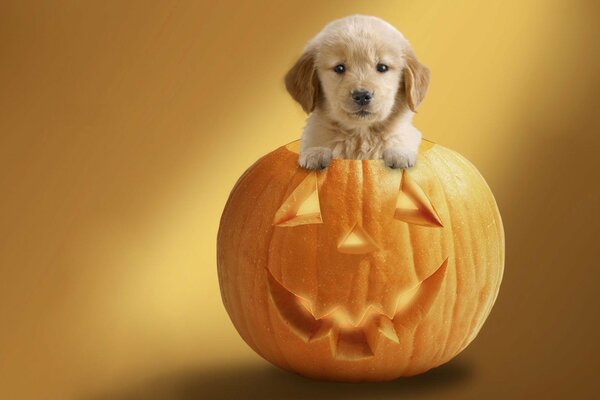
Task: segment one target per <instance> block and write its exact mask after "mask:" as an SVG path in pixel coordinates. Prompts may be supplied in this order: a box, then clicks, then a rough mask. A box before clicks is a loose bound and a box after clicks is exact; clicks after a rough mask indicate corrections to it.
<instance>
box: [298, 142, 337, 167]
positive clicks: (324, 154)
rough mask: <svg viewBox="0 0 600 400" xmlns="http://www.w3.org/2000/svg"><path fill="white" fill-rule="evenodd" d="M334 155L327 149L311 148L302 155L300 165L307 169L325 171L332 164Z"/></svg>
mask: <svg viewBox="0 0 600 400" xmlns="http://www.w3.org/2000/svg"><path fill="white" fill-rule="evenodd" d="M332 158H333V153H332V152H331V149H328V148H327V147H310V148H308V149H306V150H304V151H303V152H302V153H301V154H300V158H299V159H298V164H300V166H301V167H302V168H306V169H324V168H327V166H328V165H329V164H330V163H331V159H332Z"/></svg>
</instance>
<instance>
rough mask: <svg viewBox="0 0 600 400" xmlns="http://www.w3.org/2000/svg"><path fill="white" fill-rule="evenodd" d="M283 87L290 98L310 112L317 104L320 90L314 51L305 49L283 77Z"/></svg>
mask: <svg viewBox="0 0 600 400" xmlns="http://www.w3.org/2000/svg"><path fill="white" fill-rule="evenodd" d="M284 81H285V87H286V89H287V91H288V92H289V93H290V95H291V96H292V98H293V99H294V100H296V101H297V102H298V103H300V105H301V106H302V109H303V110H304V111H305V112H306V113H307V114H310V113H311V112H312V111H313V110H314V109H315V107H316V106H317V100H318V98H319V93H320V91H321V88H320V84H319V77H318V76H317V70H316V68H315V52H314V50H313V49H310V48H309V49H306V50H305V51H304V52H303V53H302V55H301V56H300V58H299V59H298V60H297V61H296V63H295V64H294V66H293V67H292V68H291V69H290V70H289V71H288V73H287V74H286V75H285V78H284Z"/></svg>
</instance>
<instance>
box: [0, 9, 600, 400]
mask: <svg viewBox="0 0 600 400" xmlns="http://www.w3.org/2000/svg"><path fill="white" fill-rule="evenodd" d="M353 13H364V14H372V15H377V16H380V17H382V18H384V19H386V20H388V21H389V22H391V23H392V24H394V25H396V26H397V27H398V28H399V29H400V30H401V31H402V32H403V33H404V34H405V35H406V36H407V38H408V39H409V40H410V41H411V43H412V44H413V47H414V49H415V51H416V53H417V55H418V57H419V58H420V60H421V61H422V62H423V63H424V64H426V65H427V66H428V67H429V68H430V69H431V71H432V80H431V86H430V90H429V93H428V95H427V97H426V99H425V101H424V103H423V104H422V106H421V108H420V111H419V114H418V115H417V117H416V118H415V125H416V126H417V127H418V128H419V129H420V130H421V131H422V132H423V134H424V136H425V137H426V138H428V139H430V140H433V141H435V142H438V143H441V144H443V145H445V146H446V147H449V148H452V149H454V150H457V151H459V152H460V153H462V154H463V155H464V156H466V157H467V158H468V159H470V160H471V161H472V162H473V163H474V164H475V165H477V167H478V168H479V170H480V171H481V173H482V174H483V175H484V176H485V177H486V179H487V181H488V183H489V185H490V187H491V188H492V190H493V192H494V194H495V196H496V200H497V202H498V205H499V208H500V211H501V213H502V216H503V219H504V225H505V230H506V239H507V247H506V249H507V259H506V271H505V278H504V282H503V286H502V288H501V291H500V296H499V298H498V301H497V304H496V307H495V308H494V310H493V311H492V314H491V315H490V318H489V320H488V322H487V323H486V325H485V326H484V328H483V330H482V331H481V333H480V335H479V337H478V338H477V339H476V340H475V341H474V342H473V343H472V344H471V346H470V347H469V348H467V350H465V351H464V352H463V353H462V354H461V355H460V356H459V357H458V358H457V359H455V360H454V361H452V362H450V363H449V364H447V365H445V366H442V367H440V368H438V369H436V370H433V371H431V372H430V373H428V374H425V375H423V376H420V377H416V378H411V379H404V380H399V381H394V382H390V383H384V384H361V385H351V384H334V383H324V382H314V381H310V380H307V379H304V378H300V377H297V376H295V375H291V374H288V373H285V372H283V371H280V370H278V369H276V368H275V367H272V366H270V365H269V364H268V363H267V362H266V361H263V360H262V359H261V358H259V357H258V356H257V355H256V354H254V353H253V352H252V350H250V349H249V348H248V347H247V346H246V345H245V344H244V343H243V342H242V340H241V339H240V338H239V336H238V335H237V333H236V332H235V330H234V328H233V326H232V324H231V322H230V321H229V319H228V317H227V315H226V313H225V310H224V307H223V306H222V304H221V299H220V294H219V288H218V282H217V275H216V243H215V240H216V234H217V228H218V223H219V217H220V213H221V211H222V209H223V206H224V204H225V201H226V199H227V196H228V194H229V190H230V189H231V188H232V187H233V184H234V183H235V181H236V180H237V178H238V177H239V176H240V175H241V174H242V173H243V171H244V170H245V169H246V168H247V167H248V166H249V165H250V164H251V163H252V162H254V161H255V160H256V159H257V158H259V157H260V156H261V155H263V154H264V153H266V152H268V151H271V150H272V149H274V148H276V147H278V146H280V145H282V144H284V143H287V142H290V141H292V140H294V139H297V138H299V136H300V134H301V131H302V127H303V122H304V118H305V115H303V113H302V111H301V108H300V107H299V105H297V104H295V103H294V102H293V101H292V99H291V98H290V97H289V96H288V94H287V93H286V91H285V89H284V86H283V81H282V78H283V75H284V74H285V72H286V71H287V69H288V68H289V67H290V66H291V65H292V63H293V62H294V60H295V58H296V57H297V56H298V55H299V53H300V51H301V50H302V47H303V46H304V44H305V42H306V41H307V40H308V39H309V38H310V37H311V36H312V35H314V34H315V33H316V32H317V31H318V30H319V29H320V28H321V27H322V26H323V25H324V24H326V23H327V22H329V21H330V20H332V19H334V18H338V17H342V16H345V15H349V14H353ZM599 19H600V6H599V3H598V2H595V1H570V2H569V1H552V0H551V1H535V0H523V1H503V2H501V1H490V2H478V1H474V0H472V1H466V0H464V1H453V2H449V1H442V0H433V1H416V0H415V1H386V2H384V1H369V2H359V1H327V2H317V1H303V2H279V1H274V0H273V1H260V2H230V1H218V2H208V1H206V2H201V1H180V2H174V1H173V2H172V1H162V2H159V1H153V2H142V1H129V2H118V1H85V2H76V1H60V2H59V1H29V2H24V1H3V2H1V3H0V190H1V193H0V194H1V195H0V398H2V399H129V400H134V399H149V398H152V399H175V400H177V399H240V398H273V399H284V398H285V399H303V398H313V399H319V398H323V399H341V398H344V399H371V398H377V399H388V398H390V399H391V398H398V397H410V398H423V399H425V398H440V397H444V398H449V399H451V398H456V399H464V398H513V399H514V398H577V397H579V398H590V397H594V396H595V394H594V390H595V388H596V386H597V382H596V381H597V378H596V373H597V371H598V368H600V361H599V360H600V351H599V350H600V349H599V347H600V346H599V342H598V338H599V337H600V330H599V329H598V328H599V323H598V322H599V321H598V315H599V310H600V301H599V299H598V295H597V292H598V284H599V281H600V279H599V278H600V265H598V260H599V259H600V251H599V248H600V246H599V245H598V240H599V239H600V224H599V223H600V221H599V204H600V184H599V179H600V167H599V166H598V151H599V150H600V136H599V134H600V118H599V117H598V112H599V110H600V101H599V98H600V73H599V71H600V26H599V24H598V20H599Z"/></svg>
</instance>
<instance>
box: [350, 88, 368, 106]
mask: <svg viewBox="0 0 600 400" xmlns="http://www.w3.org/2000/svg"><path fill="white" fill-rule="evenodd" d="M372 98H373V92H372V91H370V90H365V89H357V90H353V91H352V100H354V102H355V103H356V104H358V105H359V106H364V105H367V104H369V102H370V101H371V99H372Z"/></svg>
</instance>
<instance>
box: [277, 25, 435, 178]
mask: <svg viewBox="0 0 600 400" xmlns="http://www.w3.org/2000/svg"><path fill="white" fill-rule="evenodd" d="M428 83H429V70H428V69H427V68H426V67H425V66H423V65H422V64H421V63H419V61H418V60H417V58H416V57H415V54H414V52H413V51H412V49H411V47H410V44H409V43H408V41H407V40H406V39H405V38H404V36H403V35H402V34H401V33H400V32H399V31H398V30H397V29H396V28H394V27H393V26H392V25H390V24H389V23H387V22H385V21H383V20H382V19H380V18H377V17H372V16H366V15H352V16H349V17H345V18H341V19H338V20H335V21H333V22H331V23H329V24H328V25H326V26H325V27H324V28H323V30H321V32H319V33H318V34H317V35H316V36H315V37H314V38H312V39H311V40H310V41H309V42H308V44H307V45H306V46H305V48H304V51H303V52H302V55H301V56H300V58H299V59H298V60H297V61H296V63H295V65H294V66H293V67H292V68H291V69H290V71H289V72H288V73H287V74H286V76H285V85H286V88H287V90H288V92H289V93H290V95H291V96H292V97H293V98H294V99H295V100H296V101H297V102H298V103H300V105H301V106H302V108H303V109H304V111H305V112H306V113H307V114H309V116H308V119H307V122H306V126H305V128H304V131H303V133H302V139H301V148H300V157H299V160H298V162H299V164H300V166H301V167H304V168H308V169H321V168H325V167H327V166H328V165H329V163H330V162H331V159H332V158H345V159H380V158H383V160H384V162H385V164H386V165H387V166H389V167H391V168H408V167H412V166H413V165H415V162H416V158H417V150H418V148H419V144H420V142H421V133H420V132H419V131H418V130H417V129H416V128H415V127H414V126H413V125H412V118H413V115H414V112H415V111H416V108H417V106H418V105H419V103H421V101H422V100H423V97H424V96H425V92H426V91H427V86H428Z"/></svg>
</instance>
